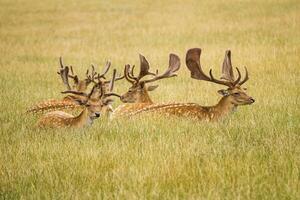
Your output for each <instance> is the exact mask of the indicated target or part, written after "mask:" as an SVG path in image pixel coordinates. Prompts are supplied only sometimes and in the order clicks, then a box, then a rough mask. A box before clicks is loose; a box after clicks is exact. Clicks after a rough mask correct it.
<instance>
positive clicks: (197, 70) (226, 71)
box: [186, 48, 249, 88]
mask: <svg viewBox="0 0 300 200" xmlns="http://www.w3.org/2000/svg"><path fill="white" fill-rule="evenodd" d="M200 55H201V49H200V48H193V49H189V50H188V51H187V53H186V66H187V67H188V69H189V70H190V71H191V77H192V78H194V79H198V80H204V81H210V82H213V83H217V84H221V85H225V86H228V87H230V88H232V87H234V86H236V85H237V84H239V85H242V84H244V83H245V82H246V81H247V80H248V79H249V78H248V71H247V68H246V67H245V70H246V75H245V78H244V79H243V80H242V81H240V80H241V73H240V70H239V69H238V68H236V70H237V73H238V78H237V79H236V80H234V75H233V70H232V65H231V52H230V50H227V51H226V52H225V58H224V62H223V65H222V73H223V75H222V77H221V79H225V80H224V81H223V80H218V79H216V78H214V76H213V74H212V69H210V70H209V76H207V75H206V74H205V73H204V72H203V70H202V67H201V64H200Z"/></svg>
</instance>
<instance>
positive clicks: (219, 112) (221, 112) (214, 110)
mask: <svg viewBox="0 0 300 200" xmlns="http://www.w3.org/2000/svg"><path fill="white" fill-rule="evenodd" d="M236 107H237V106H236V105H234V104H233V103H232V102H231V100H230V98H229V97H228V96H226V97H222V98H221V99H220V101H219V102H218V104H217V105H215V106H212V107H211V108H210V109H209V111H210V112H211V114H212V116H214V117H213V118H214V120H218V119H220V118H223V117H225V116H227V115H228V114H229V113H231V112H232V111H234V110H235V109H236Z"/></svg>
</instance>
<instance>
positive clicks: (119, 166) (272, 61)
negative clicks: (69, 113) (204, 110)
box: [0, 0, 300, 199]
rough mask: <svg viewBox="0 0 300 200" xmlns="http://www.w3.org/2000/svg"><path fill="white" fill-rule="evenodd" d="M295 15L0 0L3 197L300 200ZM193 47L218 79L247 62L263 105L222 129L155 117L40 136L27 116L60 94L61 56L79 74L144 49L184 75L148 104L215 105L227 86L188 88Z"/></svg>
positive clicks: (291, 4)
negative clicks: (223, 69) (229, 64)
mask: <svg viewBox="0 0 300 200" xmlns="http://www.w3.org/2000/svg"><path fill="white" fill-rule="evenodd" d="M299 9H300V4H299V2H297V1H292V0H288V1H280V2H278V1H275V0H274V1H271V0H268V1H237V0H230V1H218V2H215V1H201V2H200V1H191V0H190V1H163V2H153V1H130V2H127V1H115V0H114V1H107V2H99V1H88V2H85V1H65V2H61V1H58V0H55V1H54V0H53V1H47V2H46V1H33V0H31V1H9V0H5V1H4V0H1V1H0V55H1V59H0V71H1V73H0V86H1V89H2V92H1V94H0V95H1V101H0V108H1V110H2V112H1V113H0V122H1V135H0V198H3V199H15V198H16V199H17V198H22V199H41V198H42V199H69V198H72V199H90V198H99V199H100V198H101V199H102V198H105V199H299V198H300V167H299V166H300V156H299V155H300V135H299V134H300V125H299V124H300V106H299V103H300V102H299V94H300V91H299V85H300V78H299V77H300V69H299V63H300V56H299V55H300V27H299V24H300V14H299ZM191 47H201V48H202V49H203V55H202V60H201V61H202V64H203V66H204V67H205V69H206V70H208V68H209V67H211V66H212V67H213V68H214V71H215V72H216V73H218V72H220V69H219V68H220V65H221V62H222V59H223V56H224V52H225V50H226V49H231V50H232V52H233V58H232V59H233V64H234V65H236V66H243V65H246V66H248V69H249V71H250V80H249V81H248V83H247V87H248V88H249V94H250V95H251V96H253V97H254V98H255V99H256V102H255V104H253V105H251V106H245V107H240V108H239V109H238V112H237V113H235V114H233V115H231V116H230V117H229V118H228V119H226V120H225V121H223V122H220V123H213V124H208V123H204V122H195V121H188V120H181V119H175V118H174V119H157V118H155V117H153V118H151V119H150V118H147V119H137V120H135V121H124V120H123V121H114V122H110V123H108V122H105V121H101V120H98V121H96V122H95V124H94V125H93V126H92V127H90V128H85V129H80V130H69V129H63V130H46V131H45V130H43V131H41V130H37V129H36V128H35V127H34V123H35V122H36V120H37V118H36V117H33V116H25V115H24V111H25V109H26V108H27V107H28V106H30V105H32V104H34V103H35V102H38V101H40V100H44V99H48V98H60V94H59V92H60V91H61V90H62V89H63V86H62V84H61V83H60V81H58V76H57V75H56V74H55V72H56V69H57V67H58V57H59V56H60V55H62V56H64V58H65V62H66V63H68V64H73V66H75V67H76V69H77V70H78V71H80V72H84V71H85V69H86V68H87V67H88V65H89V64H90V63H92V62H93V63H96V64H98V66H99V65H103V64H104V63H105V61H106V60H107V59H110V60H111V61H112V63H113V66H114V67H116V68H118V69H119V70H121V69H122V67H123V66H124V64H125V63H137V62H138V53H139V52H140V53H143V54H144V55H145V56H146V57H147V58H148V60H149V61H150V64H152V66H153V67H154V68H155V67H158V68H159V69H160V70H163V68H165V67H166V66H167V62H168V54H169V53H170V52H174V53H177V54H178V55H180V57H181V59H182V63H183V65H182V69H181V70H180V76H179V77H178V78H176V79H169V80H163V81H160V87H159V89H157V90H156V91H155V92H153V93H152V97H153V99H155V101H157V102H167V101H174V100H176V101H180V102H198V103H199V104H202V105H212V104H214V103H216V102H217V99H218V98H219V97H218V96H217V93H216V91H217V90H218V89H221V88H220V87H219V86H217V85H213V84H210V83H205V82H203V81H196V80H192V79H190V78H189V73H188V71H187V70H186V67H185V65H184V62H183V59H184V55H185V52H186V50H187V49H188V48H191ZM117 87H118V88H117V90H118V91H119V92H121V93H122V92H125V90H126V87H128V85H123V84H118V85H117ZM118 104H119V102H116V104H115V105H118Z"/></svg>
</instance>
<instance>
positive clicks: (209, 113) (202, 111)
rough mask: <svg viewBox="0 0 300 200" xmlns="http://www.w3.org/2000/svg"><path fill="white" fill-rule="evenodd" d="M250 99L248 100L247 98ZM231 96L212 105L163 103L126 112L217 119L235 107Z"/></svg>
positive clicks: (132, 114) (130, 113)
mask: <svg viewBox="0 0 300 200" xmlns="http://www.w3.org/2000/svg"><path fill="white" fill-rule="evenodd" d="M249 101H250V100H249ZM237 106H238V105H236V104H234V103H233V101H232V97H230V96H225V97H222V98H221V99H220V100H219V102H218V103H217V104H216V105H214V106H201V105H199V104H197V103H165V104H155V103H154V104H152V105H148V106H145V107H143V108H141V109H137V110H135V111H133V112H129V113H127V116H128V117H129V116H135V115H139V114H143V113H157V114H161V115H165V116H172V115H173V116H177V117H186V118H192V119H197V120H205V121H218V120H220V119H222V118H224V117H226V116H227V115H229V114H230V113H232V112H233V111H235V110H236V109H237Z"/></svg>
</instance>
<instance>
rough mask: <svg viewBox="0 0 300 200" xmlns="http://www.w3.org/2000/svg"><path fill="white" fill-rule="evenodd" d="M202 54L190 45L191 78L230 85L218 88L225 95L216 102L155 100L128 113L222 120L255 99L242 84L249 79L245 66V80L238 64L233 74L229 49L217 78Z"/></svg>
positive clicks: (188, 64) (188, 58)
mask: <svg viewBox="0 0 300 200" xmlns="http://www.w3.org/2000/svg"><path fill="white" fill-rule="evenodd" d="M200 55H201V49H200V48H192V49H189V50H188V51H187V53H186V66H187V68H188V69H189V71H190V72H191V78H193V79H196V80H202V81H208V82H211V83H215V84H219V85H223V86H225V87H227V88H226V89H221V90H219V91H218V93H219V94H220V95H222V98H221V99H220V100H219V102H218V103H217V104H216V105H214V106H201V105H199V104H197V103H166V104H152V105H149V106H146V107H144V108H141V109H138V110H135V111H133V112H130V113H127V116H136V115H139V114H142V113H159V114H162V115H165V116H170V115H173V116H178V117H185V118H193V119H197V120H206V121H219V120H221V119H223V118H224V117H226V116H227V115H228V114H230V113H232V112H233V111H235V110H236V109H237V107H238V106H241V105H250V104H252V103H254V102H255V100H254V99H253V98H252V97H251V96H248V95H247V93H246V88H242V87H241V86H242V85H243V84H244V83H246V82H247V81H248V80H249V75H248V70H247V68H246V67H245V77H244V78H243V80H241V72H240V70H239V69H238V68H236V71H237V74H238V77H237V78H236V79H235V78H234V74H233V68H232V64H231V51H230V50H227V51H226V52H225V58H224V61H223V65H222V77H221V79H216V78H215V77H214V76H213V73H212V69H210V71H209V75H206V74H205V73H204V72H203V70H202V67H201V65H200Z"/></svg>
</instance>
